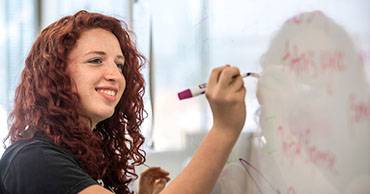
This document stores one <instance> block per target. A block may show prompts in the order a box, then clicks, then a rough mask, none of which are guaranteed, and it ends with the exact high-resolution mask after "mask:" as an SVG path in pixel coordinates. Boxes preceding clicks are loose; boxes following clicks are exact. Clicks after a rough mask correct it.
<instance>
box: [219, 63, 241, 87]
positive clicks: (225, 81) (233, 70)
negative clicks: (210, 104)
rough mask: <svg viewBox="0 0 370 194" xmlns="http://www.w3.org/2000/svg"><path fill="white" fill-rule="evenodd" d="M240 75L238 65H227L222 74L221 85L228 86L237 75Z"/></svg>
mask: <svg viewBox="0 0 370 194" xmlns="http://www.w3.org/2000/svg"><path fill="white" fill-rule="evenodd" d="M238 76H240V71H239V68H237V67H227V68H225V69H224V70H223V71H222V72H221V75H220V79H219V83H218V84H219V85H220V87H222V88H226V87H228V86H229V85H230V84H231V83H232V82H233V81H234V79H235V77H238Z"/></svg>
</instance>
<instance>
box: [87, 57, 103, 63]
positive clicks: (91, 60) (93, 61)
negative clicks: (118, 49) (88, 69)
mask: <svg viewBox="0 0 370 194" xmlns="http://www.w3.org/2000/svg"><path fill="white" fill-rule="evenodd" d="M88 62H89V63H93V64H102V63H103V60H102V59H101V58H93V59H90V60H89V61H88Z"/></svg>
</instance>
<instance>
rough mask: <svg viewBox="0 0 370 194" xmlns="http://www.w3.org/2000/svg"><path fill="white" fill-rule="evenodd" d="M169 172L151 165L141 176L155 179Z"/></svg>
mask: <svg viewBox="0 0 370 194" xmlns="http://www.w3.org/2000/svg"><path fill="white" fill-rule="evenodd" d="M169 174H170V173H169V172H167V171H165V170H163V169H161V168H159V167H151V168H149V169H147V170H145V171H144V172H143V173H142V174H141V176H142V177H153V178H155V179H158V178H163V177H167V176H168V175H169Z"/></svg>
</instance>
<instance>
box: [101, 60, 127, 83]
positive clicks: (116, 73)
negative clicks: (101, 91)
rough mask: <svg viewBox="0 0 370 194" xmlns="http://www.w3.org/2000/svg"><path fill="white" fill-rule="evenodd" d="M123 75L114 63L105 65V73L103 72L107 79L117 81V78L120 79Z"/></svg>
mask: <svg viewBox="0 0 370 194" xmlns="http://www.w3.org/2000/svg"><path fill="white" fill-rule="evenodd" d="M122 78H123V75H122V73H121V70H120V68H119V67H117V65H116V63H114V62H113V63H110V64H109V65H107V68H106V73H105V79H107V80H108V81H113V82H116V81H119V79H122Z"/></svg>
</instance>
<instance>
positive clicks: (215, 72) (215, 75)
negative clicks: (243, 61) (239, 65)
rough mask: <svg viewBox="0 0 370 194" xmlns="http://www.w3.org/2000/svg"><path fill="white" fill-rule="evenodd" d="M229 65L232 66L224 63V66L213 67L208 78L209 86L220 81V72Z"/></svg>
mask: <svg viewBox="0 0 370 194" xmlns="http://www.w3.org/2000/svg"><path fill="white" fill-rule="evenodd" d="M228 66H230V65H224V66H221V67H217V68H214V69H212V72H211V75H210V76H209V79H208V86H207V87H213V86H215V85H216V84H217V83H218V80H219V78H220V74H221V72H222V70H223V69H224V68H226V67H228Z"/></svg>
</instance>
